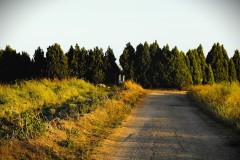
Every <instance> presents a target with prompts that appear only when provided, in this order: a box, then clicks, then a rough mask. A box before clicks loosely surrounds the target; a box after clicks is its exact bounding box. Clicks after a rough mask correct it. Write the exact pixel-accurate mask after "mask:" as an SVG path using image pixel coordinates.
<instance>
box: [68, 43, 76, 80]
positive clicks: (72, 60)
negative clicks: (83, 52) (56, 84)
mask: <svg viewBox="0 0 240 160" xmlns="http://www.w3.org/2000/svg"><path fill="white" fill-rule="evenodd" d="M76 49H79V46H78V44H76V47H75V49H74V48H73V46H71V47H70V49H69V51H68V53H67V54H66V56H67V57H68V72H69V76H70V77H78V59H77V56H78V55H77V54H78V52H77V51H76Z"/></svg>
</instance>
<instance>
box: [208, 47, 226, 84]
mask: <svg viewBox="0 0 240 160" xmlns="http://www.w3.org/2000/svg"><path fill="white" fill-rule="evenodd" d="M228 61H229V58H228V55H227V52H226V50H225V49H224V47H223V45H222V46H220V44H219V43H217V44H214V45H213V47H212V49H211V51H210V52H209V53H208V55H207V63H208V64H211V67H212V70H213V74H214V79H215V82H222V81H228V80H229V76H228V71H229V70H228Z"/></svg>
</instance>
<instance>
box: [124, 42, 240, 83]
mask: <svg viewBox="0 0 240 160" xmlns="http://www.w3.org/2000/svg"><path fill="white" fill-rule="evenodd" d="M120 64H121V66H122V68H123V71H124V73H125V75H126V79H132V80H134V81H136V82H137V83H139V84H141V85H142V86H144V87H145V88H182V87H184V86H187V85H192V84H194V85H199V84H213V83H215V82H216V83H219V82H223V81H229V82H233V81H240V54H239V51H238V50H236V51H235V53H234V56H233V57H232V58H230V59H229V57H228V55H227V52H226V50H225V49H224V46H223V45H220V44H219V43H215V44H214V45H213V46H212V48H211V50H210V51H209V53H208V54H207V57H205V55H204V52H203V47H202V45H199V46H198V48H196V49H192V50H189V51H188V52H187V53H186V54H185V53H183V52H182V51H179V50H178V48H177V47H174V48H173V49H171V50H170V48H169V46H168V45H166V46H163V48H160V47H159V45H158V43H157V42H156V41H155V42H154V43H152V44H150V45H149V44H148V43H147V42H145V43H144V44H139V45H138V46H137V47H136V50H135V49H134V48H133V46H132V45H131V43H128V44H127V45H126V47H125V48H124V50H123V53H122V55H121V56H120Z"/></svg>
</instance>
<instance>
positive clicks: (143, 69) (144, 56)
mask: <svg viewBox="0 0 240 160" xmlns="http://www.w3.org/2000/svg"><path fill="white" fill-rule="evenodd" d="M150 61H151V57H150V52H149V45H148V43H147V42H145V43H144V45H142V44H139V45H138V46H137V50H136V60H135V73H137V74H136V76H135V77H136V80H137V82H138V83H140V84H141V85H142V86H143V87H149V85H150V83H149V79H150V78H151V77H150V75H149V68H150Z"/></svg>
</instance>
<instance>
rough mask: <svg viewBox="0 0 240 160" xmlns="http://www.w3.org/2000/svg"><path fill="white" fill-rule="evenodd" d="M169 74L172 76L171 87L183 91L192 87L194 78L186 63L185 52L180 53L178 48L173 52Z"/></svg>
mask: <svg viewBox="0 0 240 160" xmlns="http://www.w3.org/2000/svg"><path fill="white" fill-rule="evenodd" d="M170 60H171V61H170V66H169V72H170V75H171V78H170V79H171V81H170V82H171V83H170V86H171V87H173V88H178V89H181V88H183V87H185V86H188V85H191V84H192V83H193V82H192V76H191V74H190V71H189V69H188V67H187V64H186V61H185V55H184V53H183V52H179V51H178V49H177V47H175V48H173V49H172V51H171V58H170Z"/></svg>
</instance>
